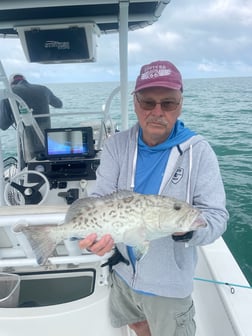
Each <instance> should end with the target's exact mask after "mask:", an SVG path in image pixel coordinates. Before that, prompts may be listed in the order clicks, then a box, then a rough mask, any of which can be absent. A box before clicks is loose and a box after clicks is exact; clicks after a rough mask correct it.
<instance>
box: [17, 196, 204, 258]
mask: <svg viewBox="0 0 252 336" xmlns="http://www.w3.org/2000/svg"><path fill="white" fill-rule="evenodd" d="M205 225H206V223H205V221H204V219H203V218H202V216H201V212H200V210H199V209H197V208H195V207H193V206H191V205H189V204H188V203H186V202H184V201H180V200H178V199H175V198H172V197H168V196H163V195H146V194H140V193H136V192H133V191H127V190H121V191H118V192H114V193H112V194H109V195H105V196H100V197H85V198H81V199H78V200H76V201H74V202H73V203H72V204H71V205H70V206H69V208H68V210H67V212H66V215H65V219H64V222H63V223H59V224H53V225H34V224H29V223H25V224H18V225H16V226H15V227H14V228H13V231H14V232H16V233H20V232H22V233H23V234H24V235H25V236H26V238H27V240H28V241H29V243H30V245H31V247H32V249H33V252H34V254H35V256H36V260H37V263H38V264H39V265H45V264H46V263H47V260H48V258H49V257H50V255H51V254H52V252H53V251H54V249H55V248H56V246H57V245H58V244H59V243H61V242H62V241H63V240H65V239H84V238H85V237H86V236H87V235H88V234H90V233H96V234H97V239H99V238H101V237H102V236H103V235H104V234H110V235H111V236H112V238H113V240H114V242H115V244H116V243H125V244H126V245H129V246H133V247H135V248H136V249H137V250H139V251H140V252H141V253H147V251H148V245H149V242H150V241H151V240H154V239H158V238H161V237H165V236H169V235H172V234H173V233H175V232H188V231H193V230H197V229H198V228H200V227H204V226H205Z"/></svg>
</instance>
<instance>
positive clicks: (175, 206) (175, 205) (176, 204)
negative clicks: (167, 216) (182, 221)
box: [173, 203, 181, 210]
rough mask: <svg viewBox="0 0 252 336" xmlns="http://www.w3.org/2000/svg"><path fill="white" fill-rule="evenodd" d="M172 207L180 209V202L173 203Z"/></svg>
mask: <svg viewBox="0 0 252 336" xmlns="http://www.w3.org/2000/svg"><path fill="white" fill-rule="evenodd" d="M173 209H174V210H180V209H181V204H179V203H174V205H173Z"/></svg>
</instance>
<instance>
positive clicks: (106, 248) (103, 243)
mask: <svg viewBox="0 0 252 336" xmlns="http://www.w3.org/2000/svg"><path fill="white" fill-rule="evenodd" d="M79 246H80V248H81V249H88V250H89V251H91V252H92V253H95V254H97V255H99V256H103V255H104V254H105V253H107V252H110V251H111V250H112V248H113V247H114V240H113V239H112V237H111V235H110V234H107V235H104V236H103V237H102V238H101V239H99V240H98V241H97V235H96V234H95V233H92V234H90V235H88V236H87V237H86V238H85V239H83V240H80V242H79Z"/></svg>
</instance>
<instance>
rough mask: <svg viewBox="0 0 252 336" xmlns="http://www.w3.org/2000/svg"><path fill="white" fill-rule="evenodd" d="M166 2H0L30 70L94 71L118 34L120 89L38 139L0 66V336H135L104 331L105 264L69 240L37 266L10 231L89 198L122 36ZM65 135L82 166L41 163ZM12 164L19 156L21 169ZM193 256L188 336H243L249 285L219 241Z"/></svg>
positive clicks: (8, 32) (124, 96) (124, 98)
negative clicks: (99, 46) (73, 67)
mask: <svg viewBox="0 0 252 336" xmlns="http://www.w3.org/2000/svg"><path fill="white" fill-rule="evenodd" d="M169 2H170V0H164V1H154V0H145V1H144V0H131V1H126V0H72V1H65V0H50V1H49V0H44V1H40V2H38V1H34V0H33V1H32V0H22V1H20V0H12V1H6V0H1V3H0V37H2V38H8V37H15V38H19V39H20V41H21V44H22V47H23V49H24V53H25V55H26V57H27V59H28V61H30V62H38V63H59V64H60V63H65V62H76V63H78V62H94V63H95V60H96V37H97V36H99V35H100V36H101V38H102V35H103V34H109V33H118V35H119V44H120V55H119V56H120V87H117V88H115V89H114V90H113V91H112V92H111V95H110V96H109V97H108V99H107V101H106V104H105V107H104V108H102V107H101V110H100V111H98V112H97V111H96V112H95V111H94V113H90V112H89V113H88V115H87V118H86V119H87V123H86V125H81V126H80V127H78V128H75V127H71V126H68V127H67V128H60V129H52V130H49V131H48V132H46V134H42V132H41V131H40V129H39V127H38V123H37V120H36V119H35V118H34V117H33V116H32V113H31V111H30V110H29V108H28V107H27V106H26V104H25V102H24V101H22V99H20V98H19V97H17V96H15V95H14V94H13V93H12V91H11V89H10V87H9V83H8V79H7V76H6V73H5V70H4V67H3V65H2V63H0V99H3V98H8V99H9V101H10V103H11V106H12V109H13V112H14V116H15V119H16V123H17V157H6V155H5V152H4V148H2V146H0V190H1V192H0V205H1V206H0V335H1V336H2V335H3V336H5V335H6V336H16V335H19V336H33V335H34V334H35V333H36V335H37V336H42V335H43V336H44V335H48V336H52V335H61V336H68V335H74V336H82V335H92V336H98V335H104V336H119V335H121V336H133V335H135V334H134V333H133V331H131V330H129V329H128V328H127V327H123V328H118V329H115V328H112V327H111V325H110V322H109V316H108V295H109V286H108V282H107V275H108V269H107V267H101V265H102V264H104V263H105V262H106V260H107V259H108V257H109V255H105V256H104V257H98V256H96V255H93V254H91V253H90V252H89V251H86V250H83V251H81V250H80V249H79V247H78V242H77V241H76V240H74V239H73V240H66V241H64V242H62V243H61V244H60V245H59V246H58V247H57V249H56V250H55V252H54V254H53V256H51V257H50V258H49V262H50V263H49V264H46V265H45V266H41V265H38V263H37V261H36V259H35V257H34V254H33V251H32V249H31V246H30V244H29V242H28V241H27V240H26V239H25V237H24V236H23V235H22V233H20V234H17V233H14V232H13V226H15V225H17V224H20V223H30V224H36V225H44V224H48V223H50V224H58V223H61V222H62V221H63V220H64V216H65V213H66V211H67V209H68V207H69V205H70V204H71V203H72V202H73V201H74V200H75V199H77V198H80V197H85V196H87V195H88V194H89V193H90V192H91V191H92V187H93V186H94V183H95V171H96V169H97V167H98V166H99V160H100V153H101V151H102V146H103V142H104V140H105V139H106V138H107V137H109V136H111V135H112V134H113V133H115V132H116V131H117V129H116V126H115V124H114V122H113V120H112V118H111V116H110V113H109V112H110V106H111V102H112V101H113V99H114V98H115V97H116V96H117V95H119V96H120V103H121V129H126V128H127V127H128V115H127V111H128V74H127V63H128V56H127V42H128V30H135V29H139V28H143V29H144V27H146V26H148V25H150V24H154V23H155V21H157V20H158V18H159V17H160V16H161V15H162V13H163V11H164V9H165V7H166V6H167V5H168V4H169ZM69 3H70V4H69ZM51 36H53V37H51ZM76 36H78V38H79V39H80V40H81V41H82V42H81V43H78V44H77V45H76V44H75V47H76V49H75V50H71V48H69V44H68V42H69V41H75V38H76ZM62 38H63V39H62ZM35 41H36V43H35ZM59 41H61V42H59ZM62 41H63V42H62ZM73 44H74V43H73ZM62 50H64V52H62ZM46 51H48V52H46ZM49 51H50V52H49ZM65 51H66V52H65ZM17 103H18V105H17ZM57 115H58V116H60V115H61V114H60V113H57ZM82 115H83V112H82ZM39 117H42V116H39ZM52 117H53V116H52ZM23 125H25V126H29V127H33V129H34V131H35V132H36V133H37V136H38V138H39V139H40V141H41V144H43V146H44V148H45V151H47V156H46V158H38V157H37V158H30V157H29V155H28V154H29V146H30V144H29V139H26V138H25V130H24V129H25V127H23ZM66 132H67V134H68V135H69V134H70V138H74V136H73V137H71V133H72V132H77V133H75V134H78V136H80V137H82V138H83V139H85V144H86V145H87V146H86V147H85V148H86V149H85V150H84V153H83V156H82V158H80V157H79V156H78V155H74V154H73V155H68V154H66V156H65V157H64V158H63V159H62V157H61V158H60V159H59V157H58V156H57V153H53V155H52V156H50V151H48V137H50V136H53V137H54V138H55V137H56V139H61V138H62V137H64V136H65V134H66ZM2 136H4V133H3V132H1V137H2ZM1 137H0V141H1ZM0 145H1V142H0ZM20 148H22V150H20ZM21 155H24V157H25V162H26V165H25V167H24V168H23V167H21V164H20V160H21ZM198 253H199V262H198V266H197V270H196V274H195V284H194V287H195V288H194V292H193V298H194V301H195V306H196V324H197V332H196V335H197V336H251V335H252V324H251V323H250V317H251V307H252V291H251V286H250V284H249V283H248V281H247V280H246V278H245V276H244V274H243V273H242V271H241V269H240V267H239V265H238V264H237V262H236V260H235V259H234V257H233V255H232V253H231V251H230V250H229V249H228V247H227V245H226V244H225V242H224V240H223V239H222V238H219V239H218V240H217V241H216V242H214V243H213V244H210V245H208V246H203V247H199V249H198Z"/></svg>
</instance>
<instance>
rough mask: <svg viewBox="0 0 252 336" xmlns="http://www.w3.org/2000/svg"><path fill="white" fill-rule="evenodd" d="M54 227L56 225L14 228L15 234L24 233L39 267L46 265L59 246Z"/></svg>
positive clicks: (20, 225)
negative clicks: (53, 231) (53, 230)
mask: <svg viewBox="0 0 252 336" xmlns="http://www.w3.org/2000/svg"><path fill="white" fill-rule="evenodd" d="M52 227H54V225H29V224H28V225H22V224H19V225H17V226H16V227H15V228H14V232H16V233H19V232H22V233H23V234H24V235H25V237H26V238H27V240H28V241H29V243H30V245H31V248H32V250H33V252H34V254H35V257H36V259H37V263H38V264H39V265H45V264H46V262H47V260H48V258H49V256H50V255H51V253H52V252H53V250H54V249H55V247H56V246H57V244H58V242H57V241H56V239H55V237H54V235H53V233H52Z"/></svg>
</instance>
